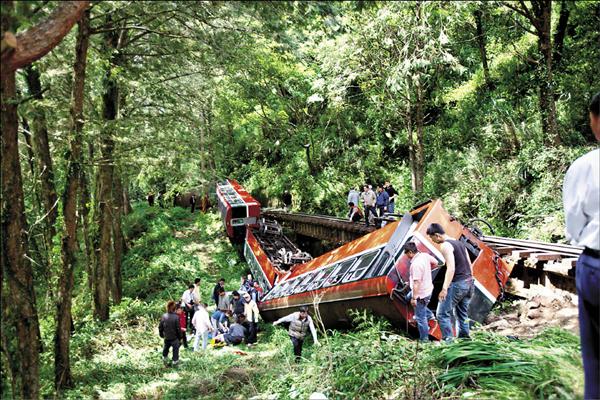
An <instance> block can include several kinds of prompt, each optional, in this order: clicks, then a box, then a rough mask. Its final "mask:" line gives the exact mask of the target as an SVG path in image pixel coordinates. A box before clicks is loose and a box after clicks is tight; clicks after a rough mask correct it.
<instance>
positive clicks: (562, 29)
mask: <svg viewBox="0 0 600 400" xmlns="http://www.w3.org/2000/svg"><path fill="white" fill-rule="evenodd" d="M569 15H570V11H569V6H568V5H567V1H566V0H562V1H561V2H560V16H559V18H558V25H557V26H556V32H554V49H553V54H552V62H553V63H554V65H553V67H554V68H555V67H556V66H557V65H558V64H560V60H561V59H562V53H563V48H564V42H565V36H566V35H567V25H568V23H569Z"/></svg>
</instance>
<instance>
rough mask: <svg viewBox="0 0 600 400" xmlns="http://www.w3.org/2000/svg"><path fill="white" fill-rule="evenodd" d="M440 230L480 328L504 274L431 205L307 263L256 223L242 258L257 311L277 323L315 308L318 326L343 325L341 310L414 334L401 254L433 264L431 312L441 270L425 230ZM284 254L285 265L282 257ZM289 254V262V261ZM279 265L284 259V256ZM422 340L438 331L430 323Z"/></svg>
mask: <svg viewBox="0 0 600 400" xmlns="http://www.w3.org/2000/svg"><path fill="white" fill-rule="evenodd" d="M434 222H435V223H439V224H441V225H442V226H443V227H444V229H445V230H446V233H447V234H448V236H450V237H452V238H455V239H457V240H461V241H462V242H463V243H464V244H465V246H466V248H467V250H468V252H469V255H470V257H471V261H472V263H473V275H474V278H475V293H474V296H473V299H472V301H471V305H470V308H469V316H470V318H471V319H472V320H476V321H482V320H483V318H484V317H485V316H486V314H487V313H488V312H489V311H490V309H491V307H492V305H493V304H494V302H495V301H496V299H497V298H498V296H499V295H500V294H501V293H502V291H503V287H504V285H505V283H506V281H507V280H508V277H509V275H510V272H511V271H510V268H509V267H508V265H507V264H505V263H504V261H503V260H502V259H500V258H499V257H498V256H497V254H496V253H495V252H494V251H493V250H491V249H490V248H489V247H487V246H486V245H485V244H484V243H483V242H481V241H480V240H479V238H478V237H476V236H475V235H473V234H472V233H471V231H469V230H468V229H467V228H465V227H463V226H462V225H461V224H460V223H459V222H458V221H456V220H454V219H453V218H452V217H451V216H450V215H448V213H447V212H446V211H445V210H444V209H443V207H442V203H441V201H439V200H435V201H432V202H428V203H426V204H423V205H420V206H418V207H417V208H415V209H413V210H411V212H410V213H407V214H405V215H404V216H403V217H402V219H401V220H400V221H396V222H392V223H389V224H387V225H386V226H385V227H383V228H381V229H378V230H376V231H374V232H371V233H369V234H367V235H365V236H363V237H361V238H359V239H356V240H354V241H352V242H349V243H347V244H345V245H343V246H341V247H339V248H337V249H335V250H332V251H330V252H328V253H325V254H323V255H321V256H319V257H317V258H315V259H313V260H310V261H307V262H302V261H303V260H306V259H307V258H310V256H308V255H306V253H302V252H301V251H300V250H298V249H297V248H296V247H295V246H294V245H293V244H291V242H289V240H288V239H287V238H285V237H283V235H282V233H281V230H280V229H277V227H276V224H273V223H272V222H270V221H264V220H260V221H259V223H258V224H257V225H254V226H253V227H250V228H249V229H248V230H247V232H246V243H245V248H244V255H245V257H246V260H247V261H248V264H249V265H250V269H251V270H252V273H253V275H254V277H255V278H256V279H258V280H259V281H260V283H261V285H262V287H263V288H264V289H265V291H266V294H265V296H264V297H263V299H262V301H261V303H260V304H259V308H260V310H261V315H262V316H263V318H264V319H265V320H266V321H272V320H275V319H277V318H280V317H282V316H284V315H286V314H288V313H290V312H292V311H295V310H297V308H298V307H299V306H301V305H307V306H310V307H312V306H314V305H315V304H318V307H319V313H320V316H321V318H322V320H323V323H324V325H325V327H328V328H329V327H335V326H339V325H344V324H347V323H348V318H349V316H348V310H350V309H357V310H370V311H371V312H373V313H374V314H377V315H382V316H385V317H386V318H388V319H389V320H390V321H391V322H392V323H393V324H394V325H396V326H398V327H401V328H403V329H406V330H409V331H413V332H416V330H417V329H416V322H415V321H414V320H413V319H412V317H413V315H414V310H413V308H412V306H411V305H410V303H408V302H407V301H406V297H405V296H406V294H407V292H408V279H409V260H408V257H406V256H405V255H404V253H403V252H402V247H403V245H404V243H406V242H407V241H414V242H416V243H417V247H418V248H419V250H420V251H422V252H427V253H429V254H431V255H432V256H433V257H435V258H436V259H438V260H439V261H440V263H439V266H438V267H436V268H434V269H433V270H432V275H433V280H434V282H433V283H434V288H435V289H434V293H433V296H432V301H431V303H430V304H429V307H430V308H431V309H432V310H435V308H436V307H437V295H438V293H439V291H440V290H441V286H442V284H443V279H444V272H445V267H443V266H442V264H443V257H442V255H441V253H440V248H439V245H437V244H434V243H433V242H431V241H430V240H429V238H428V237H427V235H426V230H427V228H428V227H429V225H430V224H431V223H434ZM286 254H287V256H288V257H287V259H286V263H282V262H281V260H282V257H283V256H285V255H286ZM290 254H291V256H290ZM284 258H285V257H284ZM430 335H431V336H432V337H434V338H437V339H439V338H440V337H441V332H440V331H439V328H438V327H437V325H436V324H435V323H434V322H433V321H432V322H431V325H430Z"/></svg>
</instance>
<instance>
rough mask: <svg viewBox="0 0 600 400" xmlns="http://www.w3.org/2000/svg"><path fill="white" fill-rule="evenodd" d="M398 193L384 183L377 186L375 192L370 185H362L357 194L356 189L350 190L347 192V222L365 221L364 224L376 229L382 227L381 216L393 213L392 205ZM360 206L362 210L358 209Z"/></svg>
mask: <svg viewBox="0 0 600 400" xmlns="http://www.w3.org/2000/svg"><path fill="white" fill-rule="evenodd" d="M397 194H398V192H396V189H394V187H393V185H392V184H391V183H390V182H389V181H386V182H385V183H384V184H382V185H381V184H380V185H377V187H376V191H375V192H374V191H373V187H372V186H371V185H368V184H365V185H363V191H362V192H359V191H358V189H357V188H352V189H350V191H349V192H348V200H347V201H348V207H349V210H348V220H350V221H352V222H359V221H360V220H361V219H363V218H364V219H365V224H366V225H367V226H370V224H371V223H373V224H374V225H375V226H376V227H377V228H380V227H381V226H382V219H383V216H384V215H385V214H386V213H387V214H393V213H394V205H395V200H396V196H397ZM360 204H362V207H363V209H364V212H363V210H362V209H361V208H360Z"/></svg>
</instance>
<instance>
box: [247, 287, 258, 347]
mask: <svg viewBox="0 0 600 400" xmlns="http://www.w3.org/2000/svg"><path fill="white" fill-rule="evenodd" d="M244 315H245V316H246V321H248V340H247V342H248V347H250V346H252V345H253V344H255V343H256V331H257V327H258V317H259V316H260V314H259V312H258V306H257V305H256V302H255V301H254V300H252V297H251V296H250V293H248V292H246V293H244Z"/></svg>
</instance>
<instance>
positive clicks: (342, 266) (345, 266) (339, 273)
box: [323, 258, 356, 287]
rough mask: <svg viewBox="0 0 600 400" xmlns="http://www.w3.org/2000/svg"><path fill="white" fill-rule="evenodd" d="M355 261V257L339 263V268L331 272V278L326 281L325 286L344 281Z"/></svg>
mask: <svg viewBox="0 0 600 400" xmlns="http://www.w3.org/2000/svg"><path fill="white" fill-rule="evenodd" d="M354 261H356V259H355V258H353V259H351V260H346V261H344V262H342V263H339V264H338V265H337V268H335V270H334V271H333V272H332V273H331V275H330V276H329V278H327V281H326V282H325V284H324V285H323V287H329V286H333V285H337V284H339V283H340V282H341V281H342V278H343V277H344V275H345V274H346V272H348V270H349V269H350V267H351V266H352V264H354Z"/></svg>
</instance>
